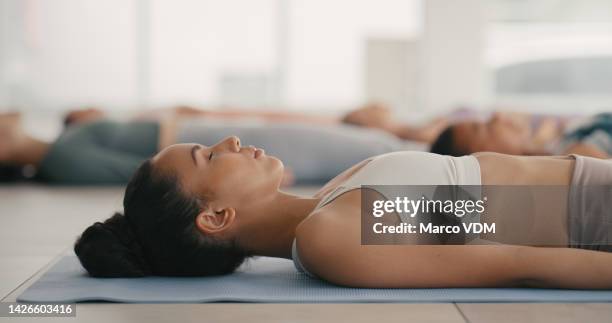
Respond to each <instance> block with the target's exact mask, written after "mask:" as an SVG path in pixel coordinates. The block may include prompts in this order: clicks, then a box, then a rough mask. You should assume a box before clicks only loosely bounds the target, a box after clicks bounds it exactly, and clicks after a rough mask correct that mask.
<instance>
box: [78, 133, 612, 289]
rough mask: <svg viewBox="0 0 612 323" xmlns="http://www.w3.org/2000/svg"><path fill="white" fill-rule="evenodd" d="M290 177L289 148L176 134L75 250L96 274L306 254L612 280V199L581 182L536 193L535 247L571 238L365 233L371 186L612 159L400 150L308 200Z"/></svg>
mask: <svg viewBox="0 0 612 323" xmlns="http://www.w3.org/2000/svg"><path fill="white" fill-rule="evenodd" d="M293 148H294V149H295V150H296V151H299V150H301V149H302V147H299V146H296V147H293ZM337 149H339V150H342V149H343V147H337ZM282 174H283V163H282V162H281V161H280V160H279V159H277V158H275V157H272V156H269V155H267V154H266V153H265V152H264V151H263V150H261V149H258V148H255V147H245V146H242V145H241V144H240V141H239V139H238V138H237V137H229V138H227V139H225V140H223V141H221V142H219V143H217V144H216V145H214V146H210V147H207V146H202V145H199V144H178V145H172V146H170V147H168V148H166V149H164V150H163V151H161V152H160V153H159V154H157V155H156V156H155V157H153V158H152V159H150V160H147V161H146V162H144V163H143V164H142V165H141V166H140V167H139V169H138V171H137V172H136V173H135V175H134V177H133V178H132V179H131V181H130V183H129V184H128V186H127V188H126V191H125V197H124V201H123V205H124V212H125V213H124V214H123V215H122V214H119V213H117V214H115V215H114V216H112V217H111V218H109V219H108V220H106V221H105V222H104V223H100V222H98V223H95V224H93V225H92V226H90V227H89V228H87V229H86V230H85V231H84V232H83V234H82V235H81V236H80V238H79V239H78V240H77V242H76V244H75V247H74V249H75V252H76V254H77V256H78V257H79V259H80V261H81V263H82V265H83V266H84V267H85V268H86V269H87V271H88V272H89V273H90V274H91V275H92V276H96V277H138V276H145V275H171V276H206V275H220V274H228V273H231V272H232V271H234V270H235V269H236V268H237V267H238V266H239V265H240V264H241V263H242V262H243V261H244V260H245V259H246V258H247V257H249V256H258V255H259V256H271V257H281V258H288V259H293V261H294V262H295V264H296V266H297V267H298V268H302V270H303V271H306V272H307V273H310V274H311V275H314V276H317V277H320V278H322V279H324V280H327V281H329V282H332V283H336V284H341V285H346V286H354V287H398V288H399V287H461V286H464V287H468V286H469V287H484V286H523V285H525V286H541V287H560V288H611V287H612V271H611V270H610V268H612V255H611V254H609V253H606V252H599V251H595V250H601V251H610V249H609V246H607V245H604V244H599V243H601V242H602V241H603V243H608V241H609V239H610V238H609V236H610V232H611V230H610V225H609V223H611V221H610V220H609V219H605V217H607V215H604V214H602V213H601V212H602V210H606V211H607V210H610V208H611V207H612V202H611V200H610V199H602V200H590V198H591V195H581V194H579V193H578V192H575V191H571V190H570V192H569V193H565V194H564V195H561V197H562V199H560V198H557V199H556V200H555V202H556V203H555V205H554V206H553V207H554V208H547V209H544V210H543V209H542V206H541V205H539V204H538V203H539V200H535V201H533V203H535V208H534V209H535V210H539V213H537V214H525V215H522V216H523V218H522V219H523V220H524V221H529V223H530V224H531V225H530V228H533V230H531V231H530V235H531V238H532V240H533V241H534V245H539V244H551V245H557V246H562V247H534V246H519V245H507V244H498V245H393V246H384V245H362V243H361V205H362V203H361V202H362V201H361V193H362V192H361V189H360V185H365V184H370V185H371V184H377V185H380V184H411V185H481V184H482V185H556V186H560V187H565V188H567V187H574V186H580V185H586V184H589V185H610V184H612V162H610V161H603V160H599V159H593V158H587V157H580V156H573V157H521V156H509V155H501V154H494V153H483V154H478V155H473V156H464V157H450V156H441V155H435V154H431V153H426V152H394V153H389V154H384V155H380V156H377V157H372V158H369V159H367V160H364V161H362V162H360V163H358V164H357V165H355V166H353V167H351V168H349V169H348V170H346V171H345V172H343V173H341V174H340V175H338V176H337V177H336V178H334V179H333V180H331V181H330V182H329V183H327V184H326V185H325V186H323V188H321V189H320V190H319V191H318V192H317V193H316V194H315V195H314V196H312V197H307V198H306V197H298V196H293V195H289V194H286V193H284V192H282V191H280V190H279V183H280V182H281V179H282ZM570 184H571V186H570ZM374 195H376V194H374ZM495 200H498V199H495ZM501 200H503V199H501ZM567 201H570V203H567ZM490 202H491V203H495V202H493V201H492V200H490ZM494 206H495V205H490V207H494ZM510 211H512V210H510ZM506 215H507V216H508V217H506V218H504V217H503V216H502V213H500V214H497V213H490V214H487V216H489V217H492V218H491V219H492V220H493V221H498V222H500V223H505V222H506V221H509V222H512V220H513V217H512V216H510V215H513V216H515V217H520V216H521V215H520V214H514V213H512V212H510V213H506ZM538 241H540V242H538ZM577 241H578V242H577ZM578 248H582V249H578ZM585 249H593V250H585Z"/></svg>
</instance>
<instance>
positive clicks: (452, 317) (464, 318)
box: [0, 185, 612, 323]
mask: <svg viewBox="0 0 612 323" xmlns="http://www.w3.org/2000/svg"><path fill="white" fill-rule="evenodd" d="M310 191H311V189H308V188H305V189H300V190H297V191H296V192H297V193H308V192H310ZM121 200H122V189H121V188H113V187H110V188H83V187H78V188H75V187H72V188H69V187H48V186H33V185H18V186H0V298H1V299H2V300H3V301H5V302H7V301H14V300H15V298H16V296H17V295H19V293H20V292H21V291H22V290H23V289H24V288H26V287H27V286H28V285H29V284H31V283H32V282H33V281H34V280H35V279H36V277H37V276H38V275H40V274H42V272H44V270H43V269H44V268H45V267H47V266H48V265H49V263H50V262H52V261H53V260H54V259H56V257H57V256H58V255H59V254H60V253H62V252H63V251H65V250H67V249H68V248H70V247H71V244H72V243H73V241H74V239H75V237H76V236H77V235H78V234H79V233H80V232H81V231H82V230H83V229H84V228H85V227H87V226H88V225H90V224H91V223H93V222H94V221H97V220H102V219H105V218H107V217H109V216H110V215H111V214H112V212H113V211H114V210H118V209H120V207H121ZM61 320H62V319H58V318H48V319H41V318H32V319H27V318H21V319H19V320H17V321H18V322H29V321H32V322H43V321H44V322H47V321H58V322H59V321H61ZM64 320H66V319H64ZM348 320H350V321H351V322H355V323H356V322H372V321H379V322H385V323H386V322H408V321H414V322H523V321H524V322H612V304H534V303H528V304H516V303H515V304H191V305H189V304H157V305H134V304H131V305H128V304H93V303H89V304H79V305H78V308H77V317H76V320H75V319H70V321H69V322H123V321H126V322H135V321H143V322H169V321H177V322H183V321H186V322H209V321H212V322H233V321H239V322H307V321H317V322H338V321H348ZM5 321H6V322H8V321H9V319H7V318H0V322H5Z"/></svg>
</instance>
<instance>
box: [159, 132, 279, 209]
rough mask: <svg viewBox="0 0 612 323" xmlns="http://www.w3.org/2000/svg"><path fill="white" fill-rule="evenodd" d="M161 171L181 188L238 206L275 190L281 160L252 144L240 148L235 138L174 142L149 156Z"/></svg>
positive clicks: (237, 207) (226, 205)
mask: <svg viewBox="0 0 612 323" xmlns="http://www.w3.org/2000/svg"><path fill="white" fill-rule="evenodd" d="M152 161H153V165H154V167H155V168H157V169H158V170H160V171H162V173H164V172H167V173H169V174H174V175H176V176H177V177H178V180H179V182H180V184H181V187H182V188H183V189H184V190H185V191H187V192H188V193H191V194H194V195H195V196H198V197H200V198H205V199H207V200H209V201H210V200H214V201H216V202H217V203H216V204H217V205H222V206H223V207H233V208H236V209H239V208H240V206H245V205H248V204H249V203H251V202H253V201H258V200H262V199H264V198H265V197H266V196H270V195H271V194H273V193H275V192H277V191H278V188H279V185H280V182H281V180H282V177H283V163H282V162H281V161H280V160H279V159H277V158H275V157H272V156H268V155H266V154H265V152H264V151H263V150H261V149H258V148H255V147H252V146H250V147H241V146H240V141H239V139H238V138H237V137H229V138H226V139H224V140H222V141H220V142H219V143H217V144H216V145H214V146H211V147H207V146H203V145H199V144H177V145H172V146H169V147H167V148H166V149H164V150H162V151H161V152H159V153H158V154H157V155H156V156H155V157H154V158H153V160H152Z"/></svg>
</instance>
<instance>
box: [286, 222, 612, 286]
mask: <svg viewBox="0 0 612 323" xmlns="http://www.w3.org/2000/svg"><path fill="white" fill-rule="evenodd" d="M327 218H328V219H329V218H330V217H329V215H328V216H327ZM321 219H324V217H320V218H319V219H318V220H316V221H312V222H313V223H309V224H308V225H307V226H309V227H310V228H300V230H304V231H308V230H313V229H314V228H316V231H317V234H316V235H314V234H308V233H307V232H304V231H302V232H300V239H298V251H299V253H300V256H301V259H302V261H303V263H304V265H305V266H306V267H307V268H308V269H309V270H310V271H312V272H313V273H314V274H316V275H318V276H319V277H321V278H323V279H325V280H327V281H330V282H332V283H335V284H339V285H346V286H353V287H367V288H372V287H376V288H431V287H433V288H438V287H510V286H533V287H556V288H596V289H599V288H610V287H612V270H610V268H612V254H608V253H603V252H596V251H587V250H580V249H569V248H540V247H527V246H510V245H446V246H434V245H420V246H416V245H397V246H368V245H361V244H360V236H359V234H360V233H359V227H358V226H350V228H349V229H348V230H346V229H342V230H338V231H336V229H335V228H341V227H340V226H338V225H342V224H343V223H336V224H334V223H333V222H331V223H330V221H328V220H325V222H326V223H325V225H323V224H321V223H319V224H317V223H315V222H320V221H323V220H321ZM342 222H345V221H342ZM345 227H346V226H345ZM339 232H342V234H341V235H340V234H338V233H339ZM305 246H307V248H305Z"/></svg>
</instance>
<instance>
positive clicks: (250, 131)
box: [177, 120, 426, 183]
mask: <svg viewBox="0 0 612 323" xmlns="http://www.w3.org/2000/svg"><path fill="white" fill-rule="evenodd" d="M231 135H236V136H238V137H239V138H240V139H241V141H242V144H243V145H253V146H256V147H260V148H263V149H265V150H266V153H267V154H268V155H272V156H275V157H278V158H280V159H281V160H282V161H283V163H284V164H285V166H287V167H289V168H290V169H291V170H292V171H293V173H294V175H295V178H296V180H297V181H298V182H300V183H308V182H321V181H325V180H329V179H330V178H332V177H334V176H335V175H338V174H339V173H341V172H342V171H343V170H345V169H347V168H349V167H350V166H352V165H354V164H356V163H358V162H360V161H362V160H364V159H366V158H368V157H371V156H375V155H380V154H384V153H388V152H392V151H398V150H424V149H425V148H426V147H425V146H424V145H423V144H419V143H410V142H406V141H402V140H399V139H397V138H396V137H394V136H393V135H390V134H388V133H385V132H382V131H379V130H373V129H365V128H360V127H354V126H349V125H330V126H320V125H307V124H297V123H272V124H266V123H261V122H257V121H239V122H226V121H223V122H220V121H210V120H193V121H185V122H183V123H182V124H181V125H180V127H179V131H178V137H177V141H178V142H181V143H188V142H197V143H200V144H203V145H213V144H215V143H217V142H218V141H220V140H222V139H224V138H226V137H228V136H231Z"/></svg>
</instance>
